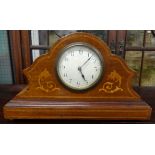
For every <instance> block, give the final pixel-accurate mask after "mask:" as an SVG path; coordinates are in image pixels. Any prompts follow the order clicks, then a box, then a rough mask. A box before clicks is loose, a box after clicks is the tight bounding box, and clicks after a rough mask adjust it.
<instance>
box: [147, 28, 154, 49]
mask: <svg viewBox="0 0 155 155" xmlns="http://www.w3.org/2000/svg"><path fill="white" fill-rule="evenodd" d="M145 46H146V47H155V36H153V34H152V33H151V31H146V42H145Z"/></svg>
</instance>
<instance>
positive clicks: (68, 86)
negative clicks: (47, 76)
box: [56, 42, 104, 91]
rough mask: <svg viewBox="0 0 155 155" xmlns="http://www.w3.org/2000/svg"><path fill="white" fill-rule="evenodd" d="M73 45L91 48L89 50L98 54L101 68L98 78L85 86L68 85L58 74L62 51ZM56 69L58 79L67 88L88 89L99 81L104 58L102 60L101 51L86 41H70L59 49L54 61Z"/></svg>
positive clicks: (102, 70)
mask: <svg viewBox="0 0 155 155" xmlns="http://www.w3.org/2000/svg"><path fill="white" fill-rule="evenodd" d="M73 46H85V47H87V48H89V49H91V51H93V52H94V53H95V54H96V55H97V56H98V58H99V61H100V64H101V68H100V69H101V70H100V74H99V76H98V78H97V79H96V80H95V82H93V83H92V84H90V85H88V86H87V87H85V88H79V87H73V86H71V85H69V84H68V83H66V82H65V81H64V79H63V78H62V77H61V75H60V70H59V62H60V59H61V57H62V56H63V55H64V52H66V51H67V50H68V49H69V48H71V47H73ZM56 71H57V75H58V78H59V80H60V81H61V83H62V84H63V85H64V86H66V87H67V88H69V89H72V90H77V91H82V90H88V89H90V88H92V87H94V86H96V84H97V83H98V82H99V81H100V79H101V77H102V75H103V72H104V60H103V57H102V55H101V53H100V52H99V50H97V49H96V48H95V47H93V46H92V45H90V44H88V43H84V42H75V43H71V44H69V45H67V46H66V47H65V48H63V49H62V50H61V51H60V54H59V55H58V60H57V63H56Z"/></svg>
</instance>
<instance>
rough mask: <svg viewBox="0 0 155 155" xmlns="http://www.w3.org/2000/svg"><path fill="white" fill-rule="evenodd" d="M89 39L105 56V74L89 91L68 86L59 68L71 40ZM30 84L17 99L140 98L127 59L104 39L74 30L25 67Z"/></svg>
mask: <svg viewBox="0 0 155 155" xmlns="http://www.w3.org/2000/svg"><path fill="white" fill-rule="evenodd" d="M76 42H77V43H78V42H80V43H85V44H89V45H90V46H92V47H94V48H96V49H97V50H98V51H99V52H100V55H101V56H102V57H103V59H104V64H105V68H104V75H103V77H102V78H101V80H100V81H99V82H98V84H97V85H96V86H95V87H93V88H91V89H88V90H86V91H81V92H80V91H79V92H76V91H73V90H70V89H67V88H66V87H65V86H64V85H63V84H62V83H61V82H60V80H59V79H58V76H57V72H56V65H57V59H58V57H59V55H60V52H61V51H62V50H63V49H64V48H65V47H67V46H68V45H70V44H73V43H76ZM24 74H25V76H26V78H27V80H28V85H27V87H26V88H25V89H24V90H23V91H21V92H20V93H19V94H18V95H17V96H16V97H15V99H45V100H46V99H48V100H56V101H57V100H63V101H64V100H65V101H132V100H139V99H140V97H139V95H138V94H137V93H136V92H135V91H134V90H133V88H132V85H131V81H132V78H133V77H134V75H135V72H134V71H133V70H131V69H130V68H129V67H128V66H127V65H126V63H125V62H124V60H123V59H121V58H120V57H118V56H116V55H113V54H111V52H110V49H109V47H108V46H107V45H106V43H104V42H103V41H102V40H101V39H99V38H97V37H96V36H94V35H92V34H88V33H74V34H70V35H67V36H65V37H63V38H61V39H60V40H59V41H57V42H56V43H55V44H54V45H53V47H52V48H50V49H49V51H48V52H47V54H45V55H42V56H40V57H39V58H37V59H36V60H35V62H34V63H33V64H32V65H31V66H30V67H29V68H26V69H25V70H24Z"/></svg>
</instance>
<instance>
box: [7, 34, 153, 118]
mask: <svg viewBox="0 0 155 155" xmlns="http://www.w3.org/2000/svg"><path fill="white" fill-rule="evenodd" d="M24 74H25V76H26V78H27V80H28V85H27V86H26V88H25V89H24V90H22V91H21V92H20V93H19V94H17V95H16V96H15V98H13V99H12V100H11V101H9V102H8V103H7V104H6V105H5V107H4V117H5V118H7V119H103V120H105V119H106V120H147V119H149V118H150V115H151V107H150V106H149V105H148V104H147V103H145V102H144V101H143V100H142V99H141V98H140V96H139V95H138V94H137V93H136V92H135V91H134V90H133V88H132V86H131V80H132V78H133V77H134V75H135V72H134V71H133V70H131V69H130V68H129V67H128V66H127V65H126V63H125V62H124V60H122V59H121V58H120V57H118V56H116V55H113V54H111V52H110V49H109V48H108V46H107V45H106V44H105V43H104V42H103V41H102V40H100V39H99V38H97V37H96V36H94V35H92V34H88V33H73V34H70V35H67V36H65V37H63V38H61V39H60V40H59V41H57V42H56V43H55V44H54V46H53V47H52V48H51V49H49V51H48V53H47V54H45V55H42V56H40V57H39V58H38V59H36V60H35V62H34V63H33V64H32V65H31V66H30V67H29V68H26V69H25V70H24Z"/></svg>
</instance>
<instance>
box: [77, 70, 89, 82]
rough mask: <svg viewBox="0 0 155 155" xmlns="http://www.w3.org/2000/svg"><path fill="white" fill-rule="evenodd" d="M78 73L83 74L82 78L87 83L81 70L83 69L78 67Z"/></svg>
mask: <svg viewBox="0 0 155 155" xmlns="http://www.w3.org/2000/svg"><path fill="white" fill-rule="evenodd" d="M78 71H79V72H80V73H81V76H82V78H83V79H84V80H85V81H87V80H86V79H85V76H84V74H83V73H82V69H81V67H78Z"/></svg>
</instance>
